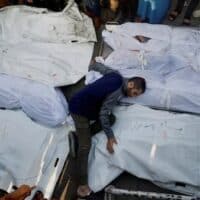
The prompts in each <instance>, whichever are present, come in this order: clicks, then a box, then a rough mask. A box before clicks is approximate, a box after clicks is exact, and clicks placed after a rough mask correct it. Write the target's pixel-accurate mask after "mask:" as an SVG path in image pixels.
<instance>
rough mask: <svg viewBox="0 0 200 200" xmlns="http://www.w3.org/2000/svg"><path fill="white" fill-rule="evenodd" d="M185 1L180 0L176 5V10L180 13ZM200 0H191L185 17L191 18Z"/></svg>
mask: <svg viewBox="0 0 200 200" xmlns="http://www.w3.org/2000/svg"><path fill="white" fill-rule="evenodd" d="M184 3H185V1H184V0H178V2H177V6H176V9H175V10H176V11H177V12H178V13H181V12H182V9H183V6H184ZM198 3H199V0H191V2H190V4H189V6H188V8H187V10H186V13H185V17H184V18H185V19H190V18H191V16H192V13H193V11H194V10H195V8H196V7H197V6H198Z"/></svg>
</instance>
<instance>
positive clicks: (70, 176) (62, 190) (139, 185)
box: [54, 0, 200, 200]
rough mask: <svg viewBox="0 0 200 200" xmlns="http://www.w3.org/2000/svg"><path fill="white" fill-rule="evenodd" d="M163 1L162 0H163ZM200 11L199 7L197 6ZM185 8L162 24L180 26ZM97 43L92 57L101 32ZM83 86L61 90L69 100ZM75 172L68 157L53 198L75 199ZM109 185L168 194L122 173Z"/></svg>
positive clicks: (124, 199) (96, 198) (99, 196)
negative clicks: (172, 20) (173, 18)
mask: <svg viewBox="0 0 200 200" xmlns="http://www.w3.org/2000/svg"><path fill="white" fill-rule="evenodd" d="M163 1H164V0H163ZM175 3H176V0H172V7H171V9H170V10H173V9H174V7H175ZM198 8H199V9H200V5H199V6H198ZM185 9H186V7H185V8H184V10H183V13H182V14H181V15H180V16H179V17H178V18H177V19H176V20H175V21H174V22H173V23H172V22H169V21H168V20H167V17H166V19H165V20H164V24H170V25H175V26H180V25H181V24H182V21H183V16H184V12H185ZM199 25H200V18H192V26H199ZM97 35H98V39H99V42H98V43H97V44H96V47H95V51H94V57H95V56H96V55H99V50H100V48H101V42H100V41H101V31H99V32H97ZM83 85H84V79H82V80H81V81H79V82H78V83H77V84H76V85H73V86H68V87H65V88H64V89H63V91H64V93H65V95H66V96H67V98H70V97H71V96H72V95H73V93H74V92H75V91H77V90H79V89H80V88H81V87H83ZM76 170H78V169H77V168H76V162H75V159H73V158H71V157H69V158H68V160H67V161H66V165H65V168H64V170H63V174H62V175H61V178H60V180H59V182H58V184H57V187H56V188H55V192H54V197H55V198H57V199H61V200H73V199H76V187H77V184H78V179H77V173H76ZM111 185H114V186H116V187H118V188H125V189H130V190H141V191H152V192H153V191H155V192H166V193H170V191H167V190H165V189H162V188H159V187H157V186H155V185H154V184H152V183H151V182H149V181H146V180H142V179H139V178H137V177H135V176H132V175H130V174H128V173H123V174H122V175H121V176H120V177H118V178H117V179H116V180H114V181H113V182H112V183H111ZM89 199H90V200H103V199H104V192H103V191H102V192H99V193H97V194H95V195H94V196H93V197H91V198H89ZM113 199H114V200H118V199H120V200H136V199H141V198H136V197H133V198H130V197H114V198H113Z"/></svg>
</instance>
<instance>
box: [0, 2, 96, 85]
mask: <svg viewBox="0 0 200 200" xmlns="http://www.w3.org/2000/svg"><path fill="white" fill-rule="evenodd" d="M94 41H96V34H95V30H94V27H93V24H92V20H91V19H90V18H89V17H87V16H86V15H84V14H82V13H80V12H79V10H78V7H77V5H76V4H75V3H74V1H73V0H70V1H69V2H68V4H67V7H66V8H65V9H64V10H63V11H62V12H56V13H55V12H50V11H47V10H46V9H37V8H31V7H27V6H13V7H6V8H4V9H1V10H0V73H6V74H10V75H14V76H19V77H23V78H27V79H31V80H35V81H39V82H42V83H45V84H47V85H51V86H62V85H67V84H72V83H75V82H77V81H78V80H79V79H80V78H82V77H83V76H84V75H85V73H86V72H87V69H88V65H89V63H90V59H91V57H92V53H93V46H94Z"/></svg>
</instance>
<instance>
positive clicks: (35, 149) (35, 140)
mask: <svg viewBox="0 0 200 200" xmlns="http://www.w3.org/2000/svg"><path fill="white" fill-rule="evenodd" d="M0 121H1V123H0V133H1V134H0V141H1V145H0V188H1V189H4V190H7V191H8V192H10V191H11V190H12V186H19V185H22V184H28V185H30V186H34V185H35V186H37V187H36V190H41V191H43V193H44V195H45V197H46V198H47V199H50V197H51V194H52V192H53V189H54V187H55V184H56V182H57V180H58V177H59V176H60V173H61V170H62V168H63V166H64V163H65V160H66V158H67V156H68V153H69V144H68V132H69V131H70V130H71V128H70V127H68V126H66V125H63V126H60V127H57V128H48V127H45V126H41V125H39V124H37V123H35V122H33V121H32V120H30V119H29V118H28V117H26V115H25V114H24V113H23V112H22V111H10V110H3V111H2V110H0ZM28 199H31V197H30V198H28Z"/></svg>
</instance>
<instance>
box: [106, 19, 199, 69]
mask: <svg viewBox="0 0 200 200" xmlns="http://www.w3.org/2000/svg"><path fill="white" fill-rule="evenodd" d="M136 36H144V37H147V38H149V40H147V41H146V42H140V41H138V39H137V38H136ZM103 37H104V40H105V42H106V43H107V44H108V45H110V46H111V47H112V48H113V49H114V50H119V49H126V50H139V51H140V50H141V51H150V52H170V53H171V54H174V55H179V56H182V57H185V58H187V59H189V60H190V62H192V63H193V67H194V69H195V70H197V71H198V70H199V69H200V55H199V52H200V51H199V47H200V45H199V41H200V29H199V28H196V29H195V28H185V27H170V26H167V25H152V24H145V23H125V24H122V25H120V26H117V27H116V28H115V29H113V30H112V32H109V31H106V30H105V31H103Z"/></svg>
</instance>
